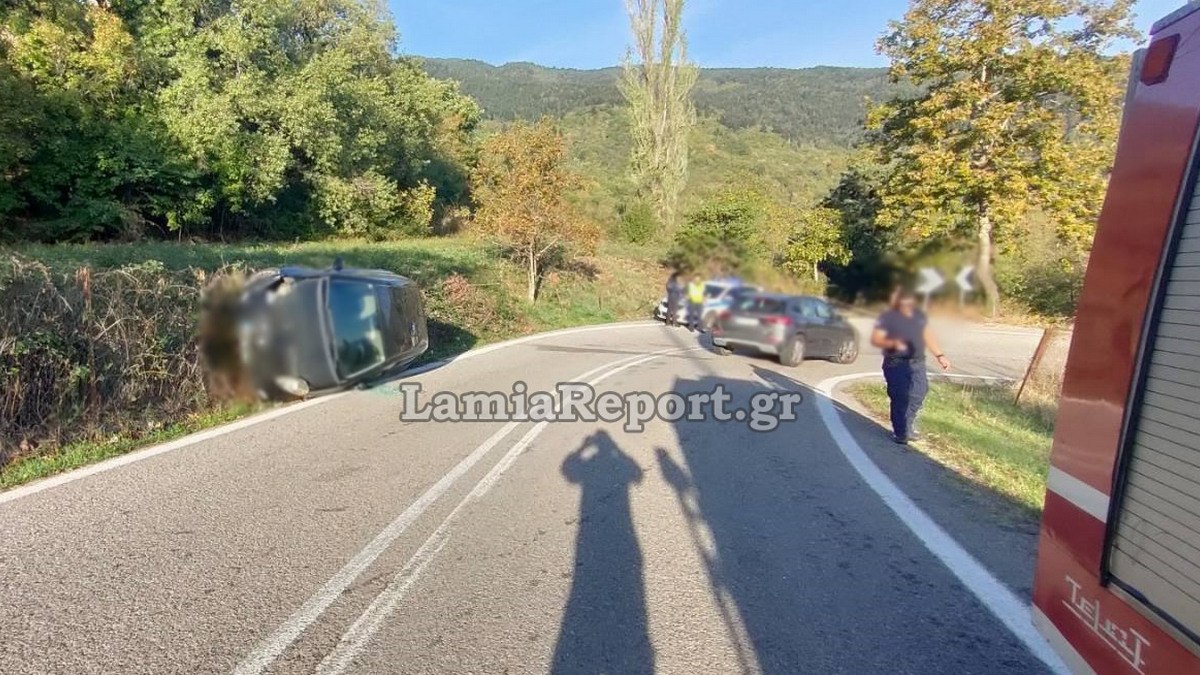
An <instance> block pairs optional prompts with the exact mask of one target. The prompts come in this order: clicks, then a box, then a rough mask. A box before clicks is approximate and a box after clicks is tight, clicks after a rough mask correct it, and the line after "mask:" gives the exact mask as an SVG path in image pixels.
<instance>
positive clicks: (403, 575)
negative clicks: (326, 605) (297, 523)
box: [317, 347, 704, 675]
mask: <svg viewBox="0 0 1200 675" xmlns="http://www.w3.org/2000/svg"><path fill="white" fill-rule="evenodd" d="M703 349H704V348H703V347H692V348H686V349H673V350H667V351H664V352H654V353H653V354H651V355H649V356H645V357H641V358H638V360H636V361H633V362H632V363H627V364H625V365H622V366H619V367H615V368H612V369H610V370H607V371H606V372H604V373H603V374H601V375H599V376H597V377H596V378H595V379H592V380H590V381H588V382H587V383H588V384H589V385H591V386H593V387H594V386H596V385H598V384H600V383H601V382H603V381H604V380H606V379H608V378H610V377H612V376H613V375H616V374H617V373H620V372H622V371H625V370H628V369H630V368H633V367H635V366H639V365H641V364H643V363H647V362H649V361H653V360H655V359H658V358H662V357H663V356H667V355H668V354H672V353H675V354H679V353H686V352H692V351H700V350H703ZM627 360H628V359H622V361H627ZM617 363H621V361H616V362H614V363H613V364H612V365H616V364H617ZM595 372H596V371H592V372H590V373H586V374H584V375H581V376H579V377H578V378H576V379H575V380H573V381H575V382H578V381H585V380H586V378H587V377H589V376H591V375H593V374H595ZM548 426H549V423H548V422H539V423H538V424H537V425H536V426H534V427H533V428H532V429H530V430H529V432H528V433H526V434H525V436H524V437H522V438H521V440H519V441H517V443H516V445H514V446H513V447H512V449H510V450H509V451H508V453H507V454H505V455H504V457H503V458H502V459H501V460H500V461H499V462H498V463H497V464H496V466H494V467H492V470H491V471H489V472H488V474H487V475H486V476H484V477H483V478H482V479H480V481H479V483H477V484H476V485H475V488H474V489H473V490H471V492H470V493H469V494H468V495H467V496H466V497H464V498H463V500H462V501H461V502H459V503H458V505H457V506H455V507H454V510H453V511H451V512H450V514H449V515H448V516H446V518H445V520H443V521H442V522H441V524H440V525H438V528H437V529H436V530H434V532H433V534H431V535H429V538H428V539H426V540H425V543H423V544H421V547H420V548H419V549H417V552H416V553H414V554H413V556H412V557H411V558H409V560H408V562H407V563H405V565H404V567H403V568H401V569H400V571H399V572H398V573H397V574H396V576H395V577H393V579H392V581H391V582H390V583H389V584H388V586H387V588H385V589H384V590H383V591H382V592H381V593H380V594H379V595H378V596H376V597H375V600H374V601H372V602H371V605H370V606H369V607H367V609H366V611H364V612H363V613H362V614H361V615H360V616H359V617H358V619H357V620H355V622H354V623H353V624H352V625H351V626H350V628H349V629H348V630H347V631H346V632H345V633H344V634H343V635H342V637H341V639H340V640H338V643H337V646H336V647H334V649H333V651H331V652H330V653H329V654H328V655H326V657H325V658H324V659H323V660H322V661H321V663H320V665H319V666H318V667H317V673H318V674H320V675H336V674H338V673H342V672H343V671H345V670H346V669H347V668H348V667H349V666H350V664H351V662H352V661H353V660H354V658H355V657H356V656H358V654H359V653H360V652H361V651H362V650H363V648H364V647H366V645H367V643H368V642H369V641H370V640H371V638H372V637H374V635H375V633H377V632H378V631H379V629H380V628H381V627H382V626H383V624H384V622H385V621H387V618H388V617H389V616H391V614H392V612H394V611H395V610H396V607H397V606H398V605H399V604H400V601H401V600H403V599H404V596H405V595H406V594H407V593H408V590H409V589H410V588H412V586H413V584H415V583H416V582H417V580H418V579H420V577H421V573H422V572H424V571H425V568H426V566H428V565H429V563H430V562H432V561H433V560H434V558H436V557H437V554H438V552H439V551H441V550H442V548H443V547H444V546H445V545H446V542H447V541H449V537H450V528H451V526H452V525H453V524H454V521H455V519H456V518H457V517H458V515H459V514H460V513H461V512H462V511H463V510H464V509H465V508H466V507H467V506H468V505H470V504H471V503H473V502H474V501H476V500H478V499H479V498H481V497H483V496H484V495H485V494H487V493H488V491H489V490H491V489H492V487H493V486H495V484H496V483H497V482H499V480H500V478H501V477H502V476H503V474H504V472H506V471H508V469H509V468H511V467H512V465H513V463H515V462H516V461H517V458H518V457H520V455H521V453H523V452H525V449H526V448H528V447H529V445H530V444H531V443H533V441H534V439H536V438H537V437H538V436H539V435H541V433H542V432H543V431H545V429H546V427H548Z"/></svg>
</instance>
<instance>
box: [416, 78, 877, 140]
mask: <svg viewBox="0 0 1200 675" xmlns="http://www.w3.org/2000/svg"><path fill="white" fill-rule="evenodd" d="M425 68H426V70H427V71H428V72H429V74H430V75H433V76H434V77H437V78H445V79H451V80H457V81H458V82H460V83H461V84H462V90H463V92H464V93H466V94H467V95H469V96H471V97H472V98H474V99H475V100H476V101H478V102H479V103H480V105H481V106H483V109H484V112H485V114H486V115H487V116H488V117H489V118H491V119H497V120H511V119H536V118H538V117H541V116H542V115H550V116H552V117H561V116H563V115H566V114H567V113H570V112H574V111H578V110H581V109H584V108H589V107H593V106H598V105H619V104H621V103H622V99H621V94H620V92H619V91H618V90H617V76H618V74H619V72H620V71H619V70H618V69H617V68H606V69H602V70H570V69H563V68H546V67H543V66H538V65H534V64H531V63H510V64H508V65H504V66H491V65H488V64H486V63H483V62H481V61H469V60H462V59H425ZM894 91H895V90H894V88H893V86H892V85H890V84H889V83H888V80H887V72H886V71H885V70H883V69H867V68H833V67H819V68H805V69H784V68H746V69H703V70H701V72H700V82H699V83H698V84H697V86H696V90H695V100H696V108H697V110H698V112H699V113H700V115H701V116H705V117H714V118H716V119H718V120H720V121H721V123H722V124H723V125H725V126H727V127H729V128H731V129H747V128H755V127H757V128H761V129H765V130H768V131H773V132H775V133H778V134H780V135H781V136H783V137H784V138H786V139H788V140H790V141H792V142H794V143H804V144H811V145H838V146H848V145H850V144H851V143H853V141H854V140H856V139H857V138H858V137H859V134H860V133H861V129H862V120H863V115H864V113H865V111H866V101H867V99H871V100H875V101H880V100H883V99H885V98H888V97H889V96H890V95H892V94H893V93H894Z"/></svg>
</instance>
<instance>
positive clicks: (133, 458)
mask: <svg viewBox="0 0 1200 675" xmlns="http://www.w3.org/2000/svg"><path fill="white" fill-rule="evenodd" d="M657 325H659V324H658V322H656V321H655V322H651V321H639V322H630V323H615V324H605V325H601V326H584V327H581V328H566V329H563V330H557V331H551V332H549V333H538V334H536V335H526V336H525V337H520V338H515V339H513V340H507V341H505V342H497V343H496V344H491V345H487V346H484V347H480V348H478V349H473V350H471V351H469V352H465V353H463V354H460V355H458V356H456V357H452V358H449V359H442V360H441V361H435V362H433V363H428V364H425V365H422V366H419V367H417V368H413V369H411V370H407V371H405V372H404V373H403V375H404V376H405V377H411V376H415V375H420V374H423V373H426V372H429V371H431V370H434V369H436V368H441V367H444V366H448V365H451V364H454V363H458V362H459V361H467V360H470V359H473V358H477V357H479V356H483V355H484V354H490V353H491V352H494V351H497V350H500V349H507V348H509V347H515V346H517V345H522V344H525V343H527V342H533V341H535V340H544V339H546V338H552V337H557V336H561V335H573V334H576V333H589V332H598V331H606V330H618V329H622V328H646V327H650V326H657ZM352 393H354V391H343V392H340V393H336V394H330V395H328V396H322V397H320V398H314V399H312V400H309V401H302V402H300V403H293V404H291V405H287V406H284V407H281V408H276V409H275V410H271V411H269V412H265V413H261V414H258V415H253V416H250V417H247V418H245V419H241V420H238V421H236V422H231V423H229V424H225V425H222V426H219V427H215V428H212V429H207V430H205V431H200V432H197V433H195V434H191V435H189V436H184V437H183V438H179V439H176V440H174V441H170V442H167V443H163V444H161V445H154V446H151V447H149V448H145V449H143V450H136V451H134V452H130V453H128V454H124V455H121V456H120V457H114V458H112V459H109V460H105V461H103V462H99V463H96V464H92V465H90V466H85V467H82V468H79V469H75V470H73V471H69V472H67V473H61V474H58V475H57V476H52V477H50V478H46V479H44V480H40V481H36V482H33V483H29V484H28V485H23V486H21V487H18V488H13V489H12V490H8V491H6V492H0V504H3V503H5V502H11V501H13V500H16V499H20V498H22V497H28V496H29V495H32V494H36V493H38V492H42V491H44V490H49V489H51V488H56V487H58V486H60V485H65V484H67V483H73V482H75V481H77V480H80V479H82V478H87V477H88V476H94V475H96V474H98V473H103V472H105V471H111V470H113V469H116V468H119V467H122V466H126V465H128V464H133V463H134V462H140V461H142V460H144V459H150V458H151V457H156V456H158V455H162V454H165V453H168V452H171V451H173V450H180V449H183V448H186V447H189V446H192V445H196V444H198V443H203V442H204V441H208V440H212V439H214V438H217V437H219V436H224V435H225V434H230V433H233V432H235V431H241V430H242V429H247V428H249V427H252V426H255V425H257V424H262V423H263V422H269V421H271V420H273V419H278V418H280V417H283V416H284V415H290V414H292V413H295V412H300V411H301V410H305V409H307V408H312V407H314V406H318V405H323V404H325V403H332V402H333V401H337V400H339V399H341V398H343V397H345V396H349V395H350V394H352Z"/></svg>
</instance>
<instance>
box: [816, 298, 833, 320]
mask: <svg viewBox="0 0 1200 675" xmlns="http://www.w3.org/2000/svg"><path fill="white" fill-rule="evenodd" d="M812 304H813V309H814V310H815V311H816V313H817V316H819V317H821V318H822V319H832V318H833V308H832V307H830V306H829V304H828V303H826V302H824V301H821V300H813V301H812Z"/></svg>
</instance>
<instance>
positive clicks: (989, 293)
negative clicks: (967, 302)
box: [975, 208, 1000, 319]
mask: <svg viewBox="0 0 1200 675" xmlns="http://www.w3.org/2000/svg"><path fill="white" fill-rule="evenodd" d="M994 258H995V251H994V249H993V246H992V218H991V216H989V215H988V212H987V209H986V208H981V209H980V210H979V262H978V263H976V265H975V275H976V276H977V277H979V283H980V284H981V285H982V286H983V294H984V297H986V298H987V307H988V314H989V315H990V316H991V317H992V318H993V319H994V318H996V317H997V316H998V315H999V314H1000V287H999V286H997V285H996V279H995V277H993V276H992V260H993V259H994Z"/></svg>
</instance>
